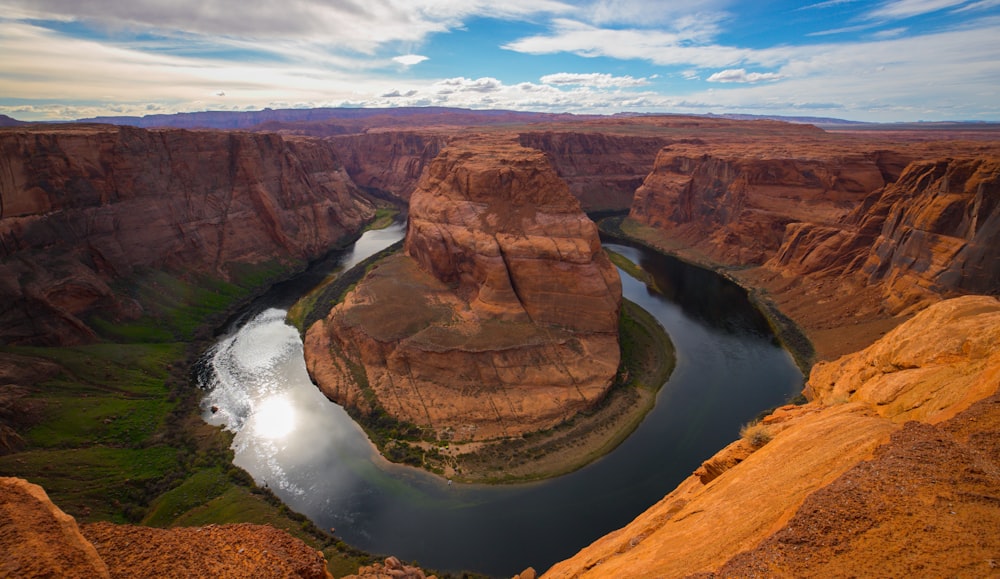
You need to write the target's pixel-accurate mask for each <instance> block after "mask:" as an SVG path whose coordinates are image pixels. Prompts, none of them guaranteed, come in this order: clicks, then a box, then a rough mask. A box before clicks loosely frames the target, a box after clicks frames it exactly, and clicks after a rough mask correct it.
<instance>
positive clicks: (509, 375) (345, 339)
mask: <svg viewBox="0 0 1000 579" xmlns="http://www.w3.org/2000/svg"><path fill="white" fill-rule="evenodd" d="M620 304H621V280H620V279H619V278H618V272H617V270H616V269H615V268H614V266H612V264H611V263H610V261H609V260H608V258H607V256H606V255H605V254H604V253H603V251H602V250H601V245H600V240H599V238H598V233H597V227H596V226H595V225H594V223H593V222H592V221H591V220H590V219H588V218H587V216H586V215H585V214H583V212H582V211H581V210H580V206H579V203H578V202H577V201H576V200H575V199H574V198H573V197H572V196H571V195H570V194H569V191H568V189H567V186H566V184H565V183H564V182H563V181H562V180H560V179H559V178H558V176H557V175H556V173H555V171H554V170H553V169H552V166H551V165H550V163H549V162H548V160H547V159H546V157H545V155H544V154H543V153H541V152H540V151H536V150H530V149H525V148H522V147H520V146H518V145H516V144H512V143H505V142H497V141H492V140H486V141H481V140H470V141H468V142H463V143H461V144H454V145H452V146H451V147H449V148H446V149H444V150H443V151H442V152H441V153H440V154H439V155H438V157H437V158H436V159H435V160H434V161H433V162H432V163H431V164H430V165H429V166H428V168H427V170H426V172H425V173H424V176H423V178H422V179H421V181H420V183H419V184H418V186H417V188H416V190H415V191H414V192H413V195H412V196H411V198H410V219H409V227H408V231H407V234H406V241H405V253H404V254H402V255H397V256H394V257H391V258H389V259H387V260H385V261H383V262H381V263H380V264H379V265H378V266H376V267H375V268H374V269H373V270H372V271H371V272H370V273H369V274H368V275H367V277H366V278H365V279H364V280H363V281H361V282H360V283H359V284H358V285H357V287H356V288H355V289H354V290H352V291H351V292H349V293H348V294H347V296H346V297H345V298H344V300H343V301H342V303H340V304H338V305H336V306H335V307H334V308H333V309H332V310H331V311H330V313H329V315H328V316H327V317H326V319H325V320H320V321H319V322H317V323H316V324H314V325H313V326H312V327H311V328H309V329H308V331H307V333H306V337H305V352H306V363H307V367H308V369H309V372H310V374H311V375H312V377H313V379H314V381H315V382H316V383H317V384H318V385H319V387H320V389H321V390H322V391H323V392H324V393H325V394H326V395H327V396H328V397H329V398H331V399H332V400H334V401H337V402H339V403H341V404H344V405H345V406H348V407H353V408H356V409H359V410H361V411H362V412H372V411H374V410H375V409H376V405H377V407H378V408H381V409H383V410H384V411H385V412H387V413H388V414H389V415H391V416H392V417H394V418H396V419H397V420H400V421H403V422H407V423H411V424H414V425H417V426H419V427H421V428H429V429H431V430H432V431H433V432H435V433H436V434H437V435H439V436H441V437H444V438H448V439H452V440H457V441H468V440H487V439H494V438H501V437H510V436H518V435H520V434H523V433H526V432H532V431H538V430H544V429H547V428H550V427H552V426H555V425H556V424H559V423H561V422H563V421H565V420H566V419H568V418H569V417H571V416H573V415H574V414H576V413H578V412H580V411H582V410H585V409H587V408H589V407H591V406H593V405H594V404H595V403H596V402H598V401H599V400H601V398H602V397H603V396H604V394H605V393H606V392H607V390H608V388H609V387H610V385H611V383H612V381H613V379H614V376H615V374H616V372H617V368H618V362H619V356H620V353H619V349H618V312H619V308H620ZM369 393H370V396H371V397H369Z"/></svg>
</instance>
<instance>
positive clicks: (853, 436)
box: [544, 296, 1000, 578]
mask: <svg viewBox="0 0 1000 579" xmlns="http://www.w3.org/2000/svg"><path fill="white" fill-rule="evenodd" d="M929 336H933V337H934V339H928V337H929ZM997 343H1000V300H997V299H996V298H993V297H986V296H967V297H962V298H956V299H953V300H948V301H944V302H940V303H938V304H935V305H933V306H931V307H929V308H928V309H927V310H925V311H923V312H921V313H920V314H918V315H916V316H915V317H914V318H913V319H912V320H910V321H908V322H906V323H904V324H902V325H900V326H899V327H898V328H897V329H896V330H895V331H893V332H892V333H890V334H888V335H886V336H885V337H884V338H883V339H881V340H879V341H878V342H877V343H876V344H874V345H873V346H871V347H870V348H868V349H866V350H864V351H862V352H859V353H857V354H854V355H849V356H845V357H844V358H842V359H840V360H838V361H837V362H835V363H832V364H826V365H820V366H818V367H817V368H816V369H814V370H813V372H812V374H811V376H810V378H809V384H808V387H807V388H808V391H809V392H811V393H812V394H813V396H814V397H815V400H813V401H812V402H811V403H809V404H807V405H804V406H798V407H796V406H788V407H783V408H781V409H779V410H777V411H776V412H774V413H773V414H772V415H770V416H769V417H767V418H765V419H764V420H763V421H762V427H763V428H766V429H767V431H768V438H770V441H769V442H766V444H763V446H761V447H759V448H756V449H752V448H751V449H746V448H743V449H734V448H730V449H725V450H723V451H722V452H721V453H720V455H718V456H717V457H715V458H713V459H711V460H709V461H706V465H705V466H704V467H703V468H702V469H699V472H698V473H696V474H695V475H693V476H691V477H689V478H688V479H687V480H685V481H684V482H682V483H681V484H680V485H679V486H678V487H677V489H676V490H674V491H673V492H671V493H670V494H669V495H667V496H666V497H664V499H663V500H662V501H660V502H659V503H658V504H656V505H654V506H653V507H651V508H650V509H649V510H647V511H646V512H645V513H643V514H642V515H640V516H639V517H637V518H636V519H635V520H634V521H633V522H631V523H630V524H629V525H627V526H626V527H624V528H622V529H620V530H618V531H616V532H614V533H611V534H609V535H607V536H605V537H603V538H601V539H599V540H598V541H596V542H595V543H594V544H592V545H591V546H589V547H587V548H585V549H583V550H582V551H581V552H580V553H578V554H577V555H576V556H574V557H572V558H571V559H568V560H566V561H563V562H561V563H559V564H557V565H555V566H554V567H553V568H552V569H550V570H549V571H548V572H547V573H546V574H545V575H544V577H546V578H558V577H612V576H623V577H624V576H627V577H685V576H699V577H715V576H719V577H745V576H766V577H832V576H852V575H853V576H901V575H906V574H909V573H914V572H926V573H928V574H930V575H933V576H954V575H962V576H986V575H990V574H991V573H994V572H995V565H996V564H997V562H996V560H995V554H996V553H997V552H998V551H997V549H998V548H1000V537H998V536H997V534H996V532H995V531H996V529H997V526H998V525H1000V501H998V500H997V497H996V492H997V488H998V487H997V475H996V473H997V472H1000V463H998V460H997V457H998V456H1000V454H998V453H997V451H998V449H1000V436H998V432H1000V429H998V426H1000V394H998V388H1000V349H998V348H996V347H995V344H997ZM914 421H916V422H914ZM904 423H905V425H904ZM745 444H746V443H744V442H742V441H741V442H737V443H734V446H745ZM747 450H749V452H747ZM709 472H711V474H712V476H706V474H708V473H709ZM699 475H700V476H699ZM703 481H705V482H703ZM720 530H724V532H720ZM921 570H922V571H921Z"/></svg>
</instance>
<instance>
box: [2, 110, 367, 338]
mask: <svg viewBox="0 0 1000 579" xmlns="http://www.w3.org/2000/svg"><path fill="white" fill-rule="evenodd" d="M372 215H373V208H372V206H371V204H370V203H369V202H367V201H365V200H364V199H363V197H362V195H361V194H360V191H359V190H358V189H357V187H356V186H355V185H354V184H353V182H352V181H351V179H350V177H348V175H347V174H346V173H345V171H344V169H343V167H342V166H341V165H340V163H339V161H338V160H337V156H336V153H335V151H334V150H333V148H332V147H331V146H330V145H329V144H327V143H324V142H323V141H319V140H310V139H299V138H285V137H281V136H278V135H273V134H249V133H222V132H190V131H182V130H158V131H147V130H142V129H134V128H128V127H106V126H64V127H55V128H52V127H41V128H10V129H4V130H2V131H0V298H2V299H0V301H2V304H3V305H0V340H3V341H5V342H14V343H75V342H80V341H86V340H89V339H92V338H93V331H92V329H91V328H90V327H88V325H87V324H86V321H85V318H86V315H87V314H88V313H89V312H92V311H98V310H99V311H102V312H104V313H105V314H106V315H109V316H110V317H113V318H118V319H123V318H124V319H127V318H131V317H135V316H137V315H139V313H140V305H139V304H137V303H136V302H135V301H134V300H132V299H131V297H130V296H128V295H127V294H126V293H125V292H123V291H122V290H121V288H117V289H116V286H117V285H119V284H121V283H122V282H125V281H127V280H128V279H129V278H130V276H132V275H133V274H135V273H136V272H138V271H143V270H144V268H160V269H168V270H172V271H178V272H184V275H193V274H199V273H202V274H207V275H209V276H212V277H216V278H222V279H229V278H230V277H231V276H232V275H233V268H234V267H235V266H237V265H238V264H258V263H262V262H269V261H273V262H279V263H280V262H284V263H286V264H290V263H293V262H296V261H297V262H298V263H300V264H301V263H304V262H305V261H306V260H309V259H312V258H315V257H318V256H320V255H322V254H323V253H325V252H326V251H328V250H329V249H330V248H331V246H333V245H334V244H335V243H337V242H338V241H340V240H343V239H344V238H345V237H348V236H350V235H352V234H354V233H356V232H357V231H358V230H359V229H360V228H361V227H362V225H363V224H364V222H365V220H367V219H369V218H371V216H372Z"/></svg>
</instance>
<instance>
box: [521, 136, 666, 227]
mask: <svg viewBox="0 0 1000 579" xmlns="http://www.w3.org/2000/svg"><path fill="white" fill-rule="evenodd" d="M518 141H519V142H520V143H521V145H522V146H524V147H529V148H532V149H539V150H541V151H544V152H545V153H546V154H548V155H549V157H550V158H551V159H552V164H553V165H555V168H556V172H558V173H559V176H560V177H561V178H562V179H563V180H564V181H566V183H567V185H569V190H570V192H571V193H572V194H573V196H574V197H576V198H577V199H579V200H580V205H581V207H583V209H584V210H585V211H607V210H618V211H625V210H628V209H629V208H630V207H631V206H632V197H633V196H634V194H635V190H636V188H637V187H639V185H641V184H642V181H643V179H645V177H646V175H648V174H649V172H650V171H651V170H652V169H653V161H654V160H655V159H656V153H657V151H659V150H660V149H661V148H662V147H663V146H665V145H667V144H670V143H671V142H672V140H671V139H670V138H667V137H656V136H628V135H614V134H605V133H600V132H582V131H580V132H577V131H558V132H557V131H545V132H524V133H521V134H520V135H518Z"/></svg>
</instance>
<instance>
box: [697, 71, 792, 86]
mask: <svg viewBox="0 0 1000 579" xmlns="http://www.w3.org/2000/svg"><path fill="white" fill-rule="evenodd" d="M782 78H784V77H783V76H782V75H780V74H778V73H776V72H749V73H748V72H747V71H746V69H745V68H729V69H726V70H723V71H719V72H717V73H715V74H713V75H712V76H710V77H708V78H707V79H705V80H707V81H708V82H749V83H753V82H760V81H763V80H780V79H782Z"/></svg>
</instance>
